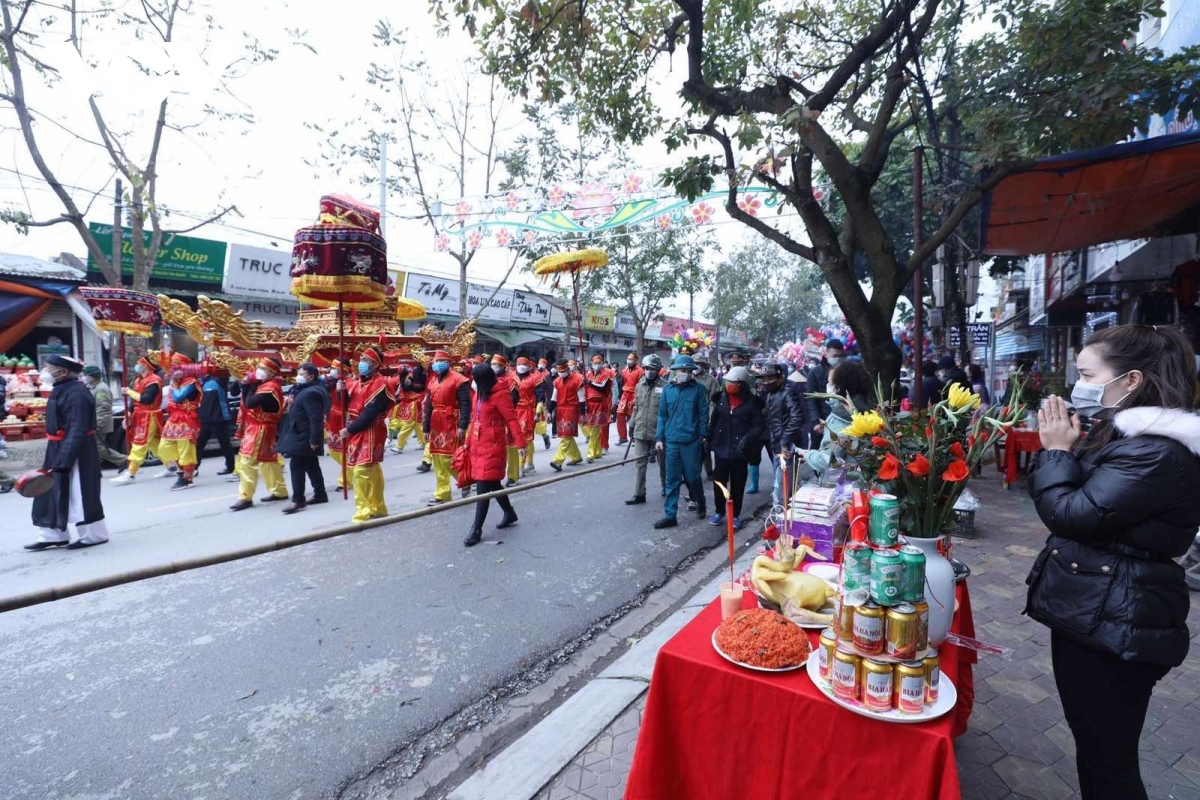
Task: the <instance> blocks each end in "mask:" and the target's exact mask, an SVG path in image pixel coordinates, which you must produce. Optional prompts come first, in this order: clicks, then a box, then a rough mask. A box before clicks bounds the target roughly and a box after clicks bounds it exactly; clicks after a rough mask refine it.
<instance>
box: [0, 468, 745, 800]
mask: <svg viewBox="0 0 1200 800" xmlns="http://www.w3.org/2000/svg"><path fill="white" fill-rule="evenodd" d="M617 455H618V453H617V448H615V447H614V449H613V453H612V456H610V457H616V456H617ZM548 459H549V454H548V453H545V452H543V451H539V453H538V455H537V464H538V469H539V472H544V473H549V468H548V466H547V464H546V462H547V461H548ZM415 461H416V457H415V456H413V455H411V454H410V455H405V456H389V458H388V459H387V466H386V469H385V471H386V472H387V473H388V478H389V486H388V491H387V499H388V501H389V505H390V506H391V508H392V510H394V511H397V510H402V509H405V508H411V507H414V506H416V505H418V504H419V503H420V501H421V500H422V499H423V498H425V497H427V496H428V493H429V491H430V487H431V485H432V477H431V476H427V475H418V474H416V473H415V472H413V470H412V466H413V465H414V464H415ZM765 479H766V475H764V480H765ZM219 480H220V479H217V478H216V477H215V476H211V475H205V476H202V477H201V479H200V483H201V484H202V485H201V486H199V487H197V488H196V489H192V490H190V491H187V492H180V493H170V492H167V491H166V488H167V481H165V480H164V481H158V482H154V483H152V484H151V485H149V486H144V485H139V486H134V487H126V488H122V489H119V490H118V489H111V490H110V489H109V488H108V487H106V488H105V492H104V499H105V503H106V508H107V510H108V515H109V518H110V520H112V522H113V529H114V535H113V541H112V542H110V543H109V544H107V545H104V546H103V547H98V548H93V549H90V550H84V551H76V552H67V551H51V552H46V553H38V554H27V553H24V552H22V551H20V550H19V544H20V543H22V542H23V541H26V540H28V539H29V538H30V536H29V529H28V528H27V527H26V526H27V524H28V523H27V522H26V520H27V519H28V517H27V514H28V507H27V502H28V501H25V500H23V499H21V498H17V497H14V496H13V495H4V496H0V518H2V519H8V520H13V521H14V522H15V523H16V524H5V525H3V526H0V528H2V532H0V553H2V555H0V594H3V595H9V594H13V593H16V592H18V591H24V590H27V589H29V588H33V587H35V586H39V585H47V584H52V583H55V582H67V581H69V580H77V579H79V578H81V577H84V576H89V575H95V574H103V573H104V572H106V571H114V570H123V569H127V568H130V567H132V566H135V565H138V564H144V563H151V562H154V561H156V560H162V559H163V558H164V557H179V556H182V555H188V554H193V553H200V552H209V551H215V550H224V549H229V548H230V547H236V546H241V545H243V544H245V543H247V542H250V541H258V540H263V539H269V538H278V537H279V536H280V535H283V534H286V533H288V532H291V531H295V530H305V529H315V528H319V527H323V526H326V525H328V524H332V523H336V522H340V521H344V520H345V519H346V518H347V517H348V516H349V511H348V509H347V506H346V505H345V504H342V503H331V504H330V505H329V506H326V507H324V508H321V507H317V508H313V509H309V510H308V511H305V512H303V513H302V514H298V515H296V516H294V517H290V518H289V517H283V516H282V515H280V514H279V513H278V511H277V510H276V507H274V506H266V507H260V508H255V509H252V510H249V511H245V512H241V513H239V514H232V513H229V512H227V511H226V510H225V507H226V505H228V502H230V501H231V499H232V494H233V485H232V484H225V483H220V482H218V481H219ZM631 480H632V471H631V467H622V468H618V469H613V470H609V471H607V472H602V473H598V474H595V475H590V476H586V477H582V478H580V479H578V480H576V481H567V482H563V483H560V484H557V485H554V486H552V487H547V488H544V489H539V490H535V491H532V492H528V493H524V494H520V495H518V496H517V497H516V498H515V502H516V505H517V510H518V513H519V514H520V516H521V523H520V524H519V525H518V526H517V527H516V528H514V529H512V530H510V531H505V532H503V533H504V534H505V535H504V536H503V539H504V543H503V544H501V545H488V544H484V545H480V546H478V547H476V548H474V549H472V550H465V549H463V548H462V546H461V544H460V541H461V539H462V536H463V535H464V533H465V531H466V528H467V527H468V525H469V518H470V513H471V511H470V509H459V510H454V511H449V512H446V513H444V514H439V515H436V516H434V517H431V518H429V519H423V520H418V521H415V522H410V523H407V524H400V525H394V526H389V527H385V528H380V529H377V530H375V531H371V532H367V533H362V534H352V535H349V536H345V537H340V538H338V539H334V540H330V541H326V542H320V543H316V544H313V545H307V546H305V547H301V548H294V549H291V550H288V551H286V552H282V553H275V554H270V555H266V556H260V557H257V558H254V559H249V560H245V561H240V562H235V563H231V564H226V565H221V566H217V567H211V568H207V569H204V570H196V571H192V572H188V573H184V574H181V575H175V576H168V577H164V578H158V579H155V580H151V581H145V582H142V583H138V584H133V585H129V586H124V587H119V588H116V589H110V590H106V591H104V592H99V593H95V594H91V595H87V596H84V597H78V598H72V599H69V600H63V601H59V602H56V603H52V604H48V605H43V606H38V607H34V608H28V609H23V610H20V611H15V612H10V613H7V614H3V615H0V673H2V674H3V675H5V678H6V680H5V681H4V683H3V685H2V686H0V708H2V709H4V713H3V714H0V752H3V753H4V754H5V755H4V758H2V759H0V796H3V797H5V798H26V797H36V798H54V797H105V798H145V797H170V798H193V797H194V798H203V797H207V798H287V797H296V798H299V797H329V796H334V795H336V793H337V791H338V789H339V787H341V786H343V785H344V784H346V783H347V782H348V781H350V780H352V779H354V778H356V777H359V776H361V775H362V774H364V773H365V772H366V771H367V770H369V769H370V768H371V767H372V766H373V765H375V764H378V763H379V762H380V761H382V760H383V759H385V758H386V757H387V756H389V755H391V754H392V753H394V752H396V751H397V750H399V749H400V748H401V747H403V745H404V744H406V743H407V742H409V741H411V740H412V739H413V738H414V737H415V736H416V735H418V734H420V733H422V732H424V731H426V730H428V729H430V728H431V727H433V726H436V725H437V723H438V722H439V721H441V720H443V719H445V718H446V717H447V716H448V715H450V714H452V713H453V712H454V711H456V710H457V709H459V708H461V707H462V706H464V705H466V704H467V703H468V702H470V701H472V700H474V699H476V698H479V697H481V696H484V695H486V693H487V691H488V689H490V688H491V687H494V686H496V685H499V684H501V683H503V682H505V681H506V680H507V679H509V678H511V677H512V676H514V675H515V674H518V673H519V672H520V671H521V670H522V669H523V668H524V667H525V666H527V665H529V664H531V663H533V662H535V661H536V660H537V659H538V658H539V657H541V656H543V655H545V654H547V653H550V652H553V651H554V650H555V649H556V648H558V647H559V646H561V645H562V644H563V643H564V642H566V641H569V640H570V639H572V638H574V637H576V636H578V635H580V634H581V633H582V632H583V631H585V630H586V629H587V627H588V626H589V625H590V624H591V623H592V622H593V621H595V620H598V619H600V618H602V617H604V616H605V615H607V614H609V613H611V612H612V611H613V610H615V609H618V608H620V607H621V606H622V605H623V604H625V603H627V602H628V601H630V600H631V599H633V598H634V597H636V596H637V595H638V594H639V593H640V592H642V591H643V590H644V589H645V587H646V586H647V585H650V584H655V583H657V582H659V581H660V580H661V579H662V578H663V577H664V575H665V574H666V572H668V571H669V570H671V569H672V568H674V567H675V566H676V565H677V564H678V563H679V562H680V561H681V560H682V559H684V558H685V557H687V556H688V555H690V554H691V553H693V552H695V551H696V550H697V549H700V548H701V547H703V546H706V545H709V544H712V543H713V542H714V541H715V540H716V539H717V538H719V534H717V533H716V531H715V529H713V528H711V527H709V526H708V525H707V524H702V523H699V522H698V521H696V520H695V519H694V517H692V516H691V515H687V516H688V518H689V519H688V522H687V524H686V525H684V526H681V527H679V528H676V529H674V530H670V531H665V532H663V531H654V530H652V529H651V527H650V523H651V522H653V520H654V519H655V518H657V516H658V515H659V509H658V508H657V507H656V506H655V505H647V506H641V507H635V508H627V507H626V506H624V505H623V504H622V503H621V501H622V500H623V499H624V498H625V497H627V496H628V494H629V485H630V482H631ZM651 481H652V483H651V485H652V487H653V486H654V485H655V484H654V478H653V477H652V478H651ZM681 519H682V517H681ZM498 520H499V513H498V510H497V509H495V508H493V510H492V515H491V517H490V519H489V534H488V535H489V537H493V538H494V537H496V534H497V532H495V531H493V530H491V527H492V526H493V525H494V524H495V523H496V522H497V521H498Z"/></svg>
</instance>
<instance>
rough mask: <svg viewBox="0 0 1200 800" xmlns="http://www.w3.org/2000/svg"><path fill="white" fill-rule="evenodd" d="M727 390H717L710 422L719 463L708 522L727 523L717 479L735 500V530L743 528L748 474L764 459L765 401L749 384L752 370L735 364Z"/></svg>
mask: <svg viewBox="0 0 1200 800" xmlns="http://www.w3.org/2000/svg"><path fill="white" fill-rule="evenodd" d="M724 382H725V391H723V392H718V393H717V399H716V400H715V401H713V412H712V415H711V418H710V420H709V423H708V435H707V439H708V447H709V449H710V450H711V451H712V454H713V457H714V459H715V461H716V463H715V464H714V466H713V511H714V512H716V513H714V514H713V516H712V519H710V520H709V523H710V524H712V525H721V524H722V523H724V522H725V503H724V502H723V499H724V498H723V496H722V494H723V493H722V492H721V488H720V487H719V486H717V482H718V481H719V482H720V483H722V484H724V485H725V488H726V489H728V490H729V494H730V496H731V497H732V499H733V529H734V530H741V528H742V498H743V491H744V490H745V488H746V473H747V468H748V467H750V466H757V463H756V462H758V461H759V460H760V459H761V458H762V447H763V440H764V439H766V438H767V423H766V418H765V415H764V413H763V401H762V399H761V398H758V397H755V396H754V395H753V394H751V393H750V391H749V390H747V389H746V387H747V386H748V385H749V383H750V370H748V369H746V368H745V367H733V368H732V369H730V370H729V371H728V372H726V373H725V376H724Z"/></svg>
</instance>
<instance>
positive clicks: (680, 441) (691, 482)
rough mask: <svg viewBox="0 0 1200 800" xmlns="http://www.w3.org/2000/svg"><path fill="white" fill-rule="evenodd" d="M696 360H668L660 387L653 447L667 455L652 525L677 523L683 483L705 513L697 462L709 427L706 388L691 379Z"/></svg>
mask: <svg viewBox="0 0 1200 800" xmlns="http://www.w3.org/2000/svg"><path fill="white" fill-rule="evenodd" d="M695 369H696V362H694V361H693V360H692V357H691V356H677V357H676V358H675V360H674V361H673V362H671V384H670V385H669V386H667V387H666V388H664V389H663V394H662V397H661V398H660V399H659V405H658V425H657V429H656V430H655V435H654V439H655V445H654V446H655V449H656V450H657V451H658V452H659V453H661V454H662V455H663V456H664V457H665V459H666V462H667V464H666V470H667V485H666V499H665V500H664V502H663V517H662V519H660V520H659V521H658V522H655V523H654V527H655V528H659V529H661V528H673V527H675V526H676V525H678V524H679V523H678V519H677V514H678V510H679V487H680V485H681V484H683V483H686V484H687V485H688V489H689V490H690V492H691V494H692V497H693V498H695V500H696V505H697V509H696V510H697V512H698V513H699V515H700V518H701V519H703V518H704V517H706V516H707V515H708V512H707V510H706V508H705V505H706V504H705V501H704V486H703V485H702V484H701V483H700V462H701V457H702V454H703V453H704V436H705V433H706V432H707V428H708V409H709V399H708V392H707V391H706V390H705V389H704V387H703V386H702V385H701V384H699V383H697V382H696V381H695V380H693V375H692V373H693V372H694V371H695Z"/></svg>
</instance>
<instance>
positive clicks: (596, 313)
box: [583, 306, 617, 333]
mask: <svg viewBox="0 0 1200 800" xmlns="http://www.w3.org/2000/svg"><path fill="white" fill-rule="evenodd" d="M616 324H617V310H616V309H615V308H613V307H612V306H588V307H587V310H586V311H585V312H584V313H583V327H584V329H585V330H589V331H604V332H608V333H612V331H613V328H614V327H616Z"/></svg>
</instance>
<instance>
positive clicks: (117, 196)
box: [112, 178, 125, 286]
mask: <svg viewBox="0 0 1200 800" xmlns="http://www.w3.org/2000/svg"><path fill="white" fill-rule="evenodd" d="M123 188H124V187H123V186H122V184H121V179H120V178H117V188H116V191H115V192H114V193H113V229H112V266H113V269H115V270H116V271H117V280H118V281H119V282H120V285H121V286H124V285H125V271H124V270H123V269H121V239H122V238H123V237H122V236H121V190H122V189H123Z"/></svg>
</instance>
